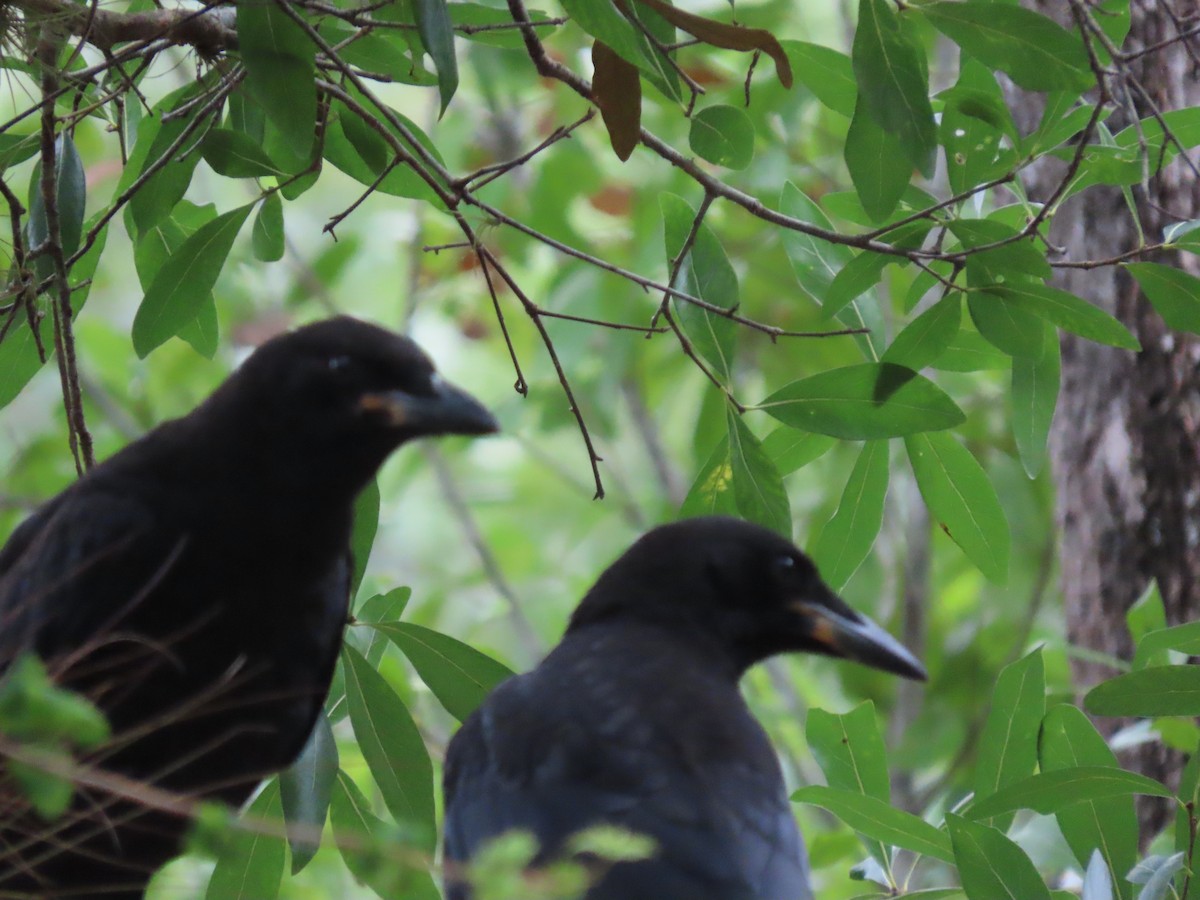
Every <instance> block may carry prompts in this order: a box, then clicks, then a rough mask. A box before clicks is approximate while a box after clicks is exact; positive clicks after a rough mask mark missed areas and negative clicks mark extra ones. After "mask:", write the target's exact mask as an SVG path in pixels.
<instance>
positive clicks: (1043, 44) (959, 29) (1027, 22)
mask: <svg viewBox="0 0 1200 900" xmlns="http://www.w3.org/2000/svg"><path fill="white" fill-rule="evenodd" d="M918 9H919V10H920V12H921V14H922V15H923V16H925V18H927V19H928V20H929V22H930V24H931V25H933V27H934V28H936V29H937V30H938V31H940V32H942V34H944V35H946V37H948V38H950V40H952V41H954V43H956V44H958V45H959V46H960V47H962V48H963V50H965V51H967V52H968V53H970V54H971V56H973V57H975V58H976V59H978V60H979V61H980V62H981V63H983V64H984V65H986V66H988V67H989V68H992V69H999V70H1000V71H1001V72H1003V73H1005V74H1006V75H1008V77H1009V78H1011V79H1012V80H1013V81H1015V82H1016V83H1017V84H1019V85H1020V86H1021V87H1023V88H1026V89H1028V90H1031V91H1058V90H1063V91H1071V90H1074V91H1081V90H1083V89H1084V88H1086V87H1088V86H1089V85H1090V84H1091V83H1092V78H1093V76H1092V73H1091V69H1090V68H1089V66H1088V58H1087V53H1086V52H1085V51H1084V49H1083V43H1082V42H1081V41H1080V40H1079V38H1078V36H1077V35H1074V34H1072V33H1071V32H1069V31H1067V30H1066V29H1065V28H1063V27H1062V26H1060V25H1058V24H1057V23H1055V22H1054V21H1052V20H1050V19H1048V18H1046V17H1045V16H1043V15H1041V14H1040V13H1036V12H1034V11H1033V10H1030V9H1025V8H1023V7H1021V6H1017V5H1016V4H1009V3H959V2H949V0H941V2H934V3H922V4H921V5H920V7H918ZM1101 18H1103V17H1101Z"/></svg>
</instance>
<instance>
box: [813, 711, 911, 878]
mask: <svg viewBox="0 0 1200 900" xmlns="http://www.w3.org/2000/svg"><path fill="white" fill-rule="evenodd" d="M805 733H806V735H807V737H808V748H809V750H811V751H812V754H813V756H814V757H815V758H816V760H817V763H818V764H819V765H820V766H821V771H822V772H824V773H825V781H826V782H827V783H828V785H829V786H830V787H831V788H836V789H838V790H843V791H852V792H854V793H858V794H862V795H864V796H867V797H874V798H875V799H876V800H882V801H883V802H884V803H887V802H889V800H890V795H891V787H890V785H889V783H888V772H887V750H886V748H885V747H884V744H883V736H882V735H881V734H880V733H879V724H878V722H877V721H876V718H875V706H874V704H872V703H871V701H869V700H867V701H865V702H863V703H860V704H859V705H858V706H856V707H855V708H854V709H852V710H851V711H850V712H848V713H846V714H844V715H837V714H835V713H829V712H825V710H823V709H816V708H813V709H810V710H809V712H808V721H807V723H806V724H805ZM867 849H868V850H869V851H870V853H871V855H872V856H873V857H875V859H876V860H878V861H879V862H881V863H882V862H883V861H884V860H885V859H886V854H887V851H886V850H885V848H884V847H883V846H882V845H881V844H879V843H878V842H875V841H870V840H868V842H867Z"/></svg>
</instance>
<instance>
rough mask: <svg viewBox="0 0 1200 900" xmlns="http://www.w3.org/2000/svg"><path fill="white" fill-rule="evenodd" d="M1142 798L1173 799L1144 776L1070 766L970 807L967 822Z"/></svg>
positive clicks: (1115, 769)
mask: <svg viewBox="0 0 1200 900" xmlns="http://www.w3.org/2000/svg"><path fill="white" fill-rule="evenodd" d="M1130 794H1145V795H1147V796H1152V797H1171V796H1174V795H1173V794H1172V793H1171V791H1170V789H1168V788H1167V787H1166V786H1164V785H1162V784H1160V783H1159V782H1157V781H1155V780H1154V779H1153V778H1147V777H1146V776H1145V775H1138V774H1137V773H1136V772H1126V771H1125V770H1124V769H1121V768H1118V767H1116V766H1073V767H1071V768H1066V769H1058V770H1055V771H1053V772H1042V773H1040V774H1038V775H1030V776H1029V777H1028V778H1023V779H1021V780H1020V781H1017V782H1014V783H1013V784H1010V785H1008V786H1007V787H1004V788H1001V789H1000V790H998V791H996V793H994V794H992V795H991V796H990V797H985V798H983V799H982V800H980V801H978V802H977V803H974V804H972V805H971V807H970V808H969V809H968V810H967V812H966V814H967V816H968V817H970V818H971V819H988V818H991V817H993V816H998V815H1002V814H1004V813H1010V812H1015V811H1016V810H1018V809H1032V810H1034V811H1035V812H1039V813H1041V814H1042V815H1045V816H1048V815H1052V814H1054V813H1057V812H1059V811H1061V810H1063V809H1066V808H1067V807H1069V806H1074V805H1075V804H1078V803H1082V802H1084V801H1093V800H1107V799H1110V798H1112V797H1126V796H1129V795H1130Z"/></svg>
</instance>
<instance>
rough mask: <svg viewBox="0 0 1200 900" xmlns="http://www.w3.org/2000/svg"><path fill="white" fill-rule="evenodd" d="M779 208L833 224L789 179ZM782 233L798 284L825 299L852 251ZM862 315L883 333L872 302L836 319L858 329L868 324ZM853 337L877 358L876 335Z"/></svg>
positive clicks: (818, 222)
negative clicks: (870, 318)
mask: <svg viewBox="0 0 1200 900" xmlns="http://www.w3.org/2000/svg"><path fill="white" fill-rule="evenodd" d="M779 208H780V211H781V212H783V213H784V214H785V215H789V216H793V217H795V218H797V219H800V220H802V221H805V222H810V223H812V224H813V225H815V226H817V227H818V228H824V229H827V230H830V231H832V230H833V223H832V222H830V221H829V217H828V216H827V215H825V211H824V210H822V209H821V207H819V206H818V205H817V204H816V203H814V202H813V201H812V200H811V199H809V197H807V196H806V195H805V194H804V193H803V192H802V191H801V190H800V189H799V188H797V187H796V186H795V185H794V184H792V183H791V182H788V183H787V184H785V185H784V187H783V193H782V195H781V196H780V198H779ZM782 236H783V249H784V252H786V253H787V256H788V261H789V262H790V263H791V264H792V270H793V271H794V272H795V273H796V279H797V280H798V281H799V282H800V286H801V287H802V288H804V290H806V291H807V292H808V293H809V294H811V295H812V296H813V297H814V298H815V299H816V300H817V301H818V302H820V303H824V302H826V300H827V297H828V293H829V290H830V286H831V285H832V284H833V280H834V278H836V277H837V275H838V273H840V272H841V271H842V269H843V268H844V267H845V265H846V264H847V263H848V262H849V261H850V260H851V259H853V258H854V253H853V251H852V250H851V249H850V248H849V247H847V246H845V245H844V244H832V243H830V242H828V241H823V240H821V239H820V238H815V237H812V236H811V235H807V234H804V233H803V232H800V231H793V230H791V229H786V230H784V231H783V235H782ZM865 316H871V317H872V322H873V323H874V322H878V324H879V326H880V327H879V328H878V333H879V334H882V333H883V328H882V325H883V322H882V316H881V315H880V312H879V308H878V306H877V305H875V304H864V305H863V307H861V308H860V307H859V306H858V304H856V303H850V304H849V305H848V306H847V307H846V308H845V309H843V310H842V311H841V312H840V313H838V314H837V320H838V321H839V322H841V323H842V324H844V325H846V326H848V327H850V328H861V327H863V326H864V325H865V324H867V320H866V318H865ZM854 340H855V342H856V343H857V344H858V346H859V347H860V348H861V349H862V352H863V355H864V356H865V357H866V358H867V359H878V358H879V342H880V338H879V337H878V336H876V335H875V334H871V333H870V332H868V333H867V334H856V335H855V336H854Z"/></svg>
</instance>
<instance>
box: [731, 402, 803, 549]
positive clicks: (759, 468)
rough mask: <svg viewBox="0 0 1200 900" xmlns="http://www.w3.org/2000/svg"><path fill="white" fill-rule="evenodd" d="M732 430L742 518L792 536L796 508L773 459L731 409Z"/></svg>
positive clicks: (735, 493)
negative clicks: (793, 513) (793, 510)
mask: <svg viewBox="0 0 1200 900" xmlns="http://www.w3.org/2000/svg"><path fill="white" fill-rule="evenodd" d="M726 420H727V424H728V427H729V449H730V454H729V460H730V465H731V467H732V469H733V497H734V501H735V502H736V503H737V511H738V514H739V515H740V516H741V517H742V518H743V519H749V520H750V521H751V522H757V523H758V524H759V525H763V526H765V527H766V528H770V529H772V530H773V531H776V532H778V533H779V534H782V535H783V536H784V537H786V538H789V539H790V538H791V536H792V508H791V504H790V503H789V502H788V495H787V491H786V490H784V487H783V478H782V476H780V474H779V470H778V469H777V468H775V463H774V462H772V461H771V457H770V456H768V455H767V453H766V451H765V450H763V446H762V444H761V443H760V442H759V440H758V438H757V437H756V436H755V434H754V432H752V431H751V430H750V428H749V426H747V425H746V423H745V422H743V421H742V417H741V416H740V415H738V414H737V412H735V411H734V410H733V408H732V407H731V408H730V409H729V410H728V411H727V413H726Z"/></svg>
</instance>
